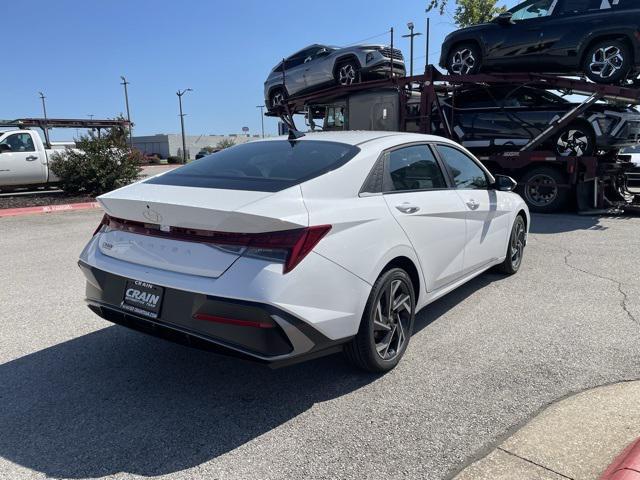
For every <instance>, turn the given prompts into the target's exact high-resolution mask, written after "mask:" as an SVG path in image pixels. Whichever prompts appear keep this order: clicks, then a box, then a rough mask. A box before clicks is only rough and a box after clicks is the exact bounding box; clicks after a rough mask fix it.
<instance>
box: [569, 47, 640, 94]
mask: <svg viewBox="0 0 640 480" xmlns="http://www.w3.org/2000/svg"><path fill="white" fill-rule="evenodd" d="M632 63H633V58H632V54H631V51H630V50H629V47H628V45H627V44H626V43H625V42H622V41H620V40H603V41H601V42H598V43H596V44H594V45H593V46H592V47H590V48H589V50H587V53H586V54H585V57H584V63H583V67H582V68H583V69H584V73H585V75H586V76H587V77H588V78H589V79H590V80H592V81H594V82H596V83H609V84H619V83H621V82H622V81H624V80H625V79H626V78H627V76H628V75H629V71H630V70H631V67H632Z"/></svg>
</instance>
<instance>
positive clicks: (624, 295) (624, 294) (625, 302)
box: [564, 249, 640, 325]
mask: <svg viewBox="0 0 640 480" xmlns="http://www.w3.org/2000/svg"><path fill="white" fill-rule="evenodd" d="M565 251H566V252H567V254H566V255H565V256H564V263H565V265H566V266H567V267H569V268H571V269H573V270H576V271H578V272H581V273H584V274H586V275H591V276H592V277H595V278H599V279H601V280H606V281H608V282H611V283H613V284H614V285H616V287H617V289H618V292H619V293H620V295H622V300H621V301H620V307H621V308H622V310H623V311H624V312H625V313H626V314H627V317H629V319H630V320H631V321H632V322H633V323H635V324H636V325H640V320H638V319H637V318H636V317H635V315H634V314H633V313H631V310H629V305H628V302H629V295H628V294H627V292H625V291H624V290H623V288H622V282H621V281H619V280H616V279H615V278H611V277H607V276H604V275H599V274H597V273H593V272H590V271H588V270H584V269H582V268H580V267H576V266H575V265H572V264H571V263H570V262H569V257H571V256H572V255H573V252H572V251H571V250H568V249H565Z"/></svg>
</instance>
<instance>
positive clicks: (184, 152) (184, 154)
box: [176, 88, 193, 163]
mask: <svg viewBox="0 0 640 480" xmlns="http://www.w3.org/2000/svg"><path fill="white" fill-rule="evenodd" d="M187 92H193V90H191V89H190V88H187V89H185V90H182V91H180V90H178V91H177V92H176V95H178V104H179V105H180V127H181V128H182V163H187V142H186V140H185V137H184V116H185V114H184V113H182V96H183V95H184V94H185V93H187Z"/></svg>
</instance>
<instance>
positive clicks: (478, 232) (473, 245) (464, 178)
mask: <svg viewBox="0 0 640 480" xmlns="http://www.w3.org/2000/svg"><path fill="white" fill-rule="evenodd" d="M436 150H437V153H438V156H439V157H440V159H441V161H442V163H443V164H444V165H445V167H446V168H447V170H448V174H449V176H450V179H451V181H452V182H453V185H454V187H455V189H456V190H455V191H456V193H457V194H458V196H459V197H460V199H461V201H462V202H463V203H464V205H465V218H466V247H465V251H464V267H463V270H464V273H465V274H467V273H471V272H473V271H476V270H479V269H482V268H484V267H486V266H487V265H489V264H490V263H492V262H494V261H495V260H497V259H499V258H501V257H504V255H505V245H506V238H507V235H508V234H509V231H510V230H509V229H510V225H509V215H508V213H509V212H508V211H507V210H504V211H501V210H500V209H499V208H498V205H499V202H498V193H499V192H496V191H495V190H494V189H492V188H491V183H492V179H491V177H490V175H489V174H488V173H487V171H486V170H485V169H484V168H483V167H482V166H481V164H480V163H479V162H478V161H477V160H476V159H475V158H472V157H471V156H470V155H468V154H467V153H465V152H463V151H462V150H460V149H459V148H456V147H454V146H452V145H444V144H438V145H437V146H436Z"/></svg>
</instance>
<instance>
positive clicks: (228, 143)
mask: <svg viewBox="0 0 640 480" xmlns="http://www.w3.org/2000/svg"><path fill="white" fill-rule="evenodd" d="M235 144H236V142H235V141H234V140H233V139H231V138H223V139H222V140H220V141H219V142H218V143H216V149H217V150H224V149H225V148H229V147H233V146H234V145H235Z"/></svg>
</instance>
